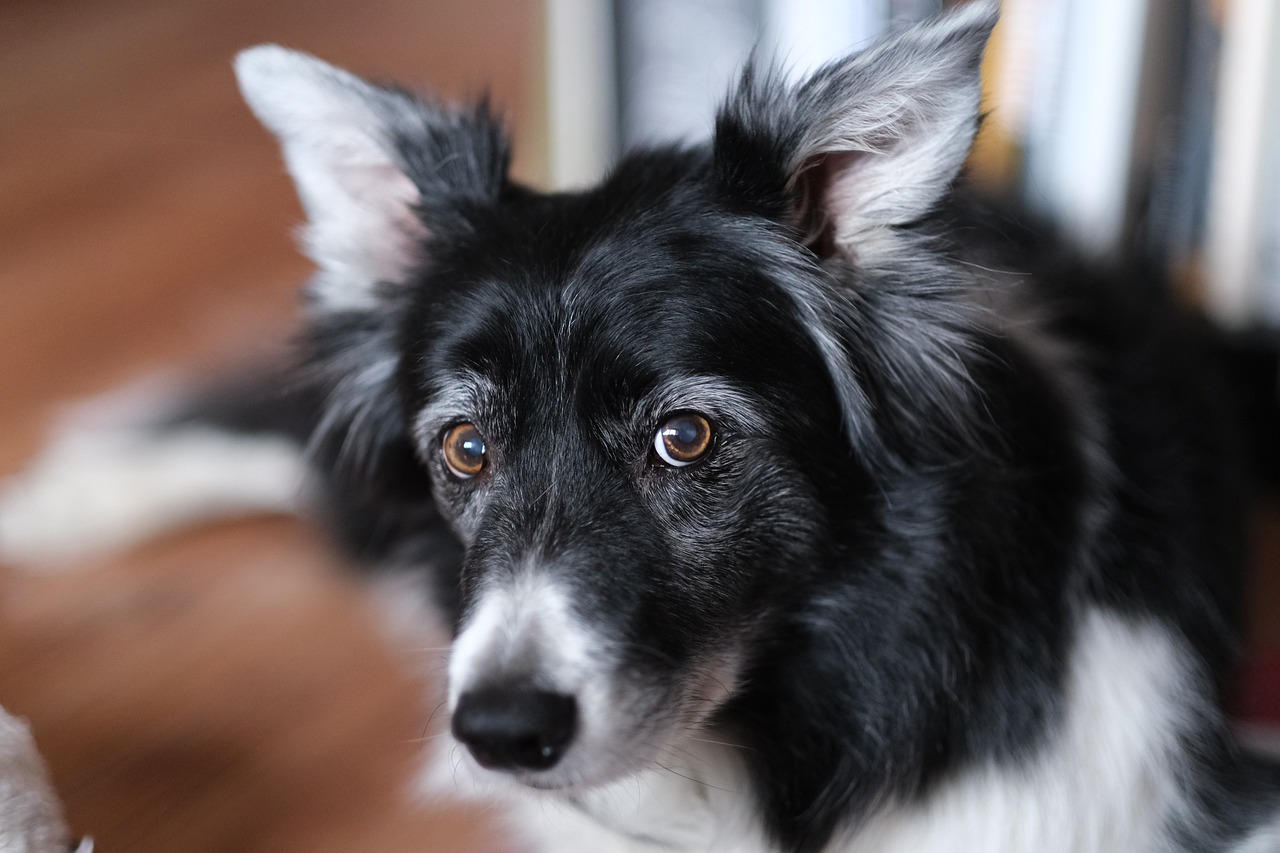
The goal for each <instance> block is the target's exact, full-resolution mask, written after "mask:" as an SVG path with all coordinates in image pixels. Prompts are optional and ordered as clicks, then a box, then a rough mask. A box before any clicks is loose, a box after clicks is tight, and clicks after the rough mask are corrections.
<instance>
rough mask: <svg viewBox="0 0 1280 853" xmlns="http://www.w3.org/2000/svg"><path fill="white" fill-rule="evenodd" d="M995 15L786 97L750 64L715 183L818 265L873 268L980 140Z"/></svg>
mask: <svg viewBox="0 0 1280 853" xmlns="http://www.w3.org/2000/svg"><path fill="white" fill-rule="evenodd" d="M997 14H998V7H997V5H996V4H995V3H994V2H988V0H980V2H971V3H968V4H966V5H964V6H962V7H960V8H958V9H956V10H953V11H951V12H949V13H944V14H942V15H938V16H935V17H933V18H931V19H928V20H926V21H924V22H922V23H920V24H917V25H915V26H911V27H908V28H906V29H904V30H902V31H900V32H898V33H895V34H891V35H889V36H888V37H886V38H884V39H882V40H881V41H879V42H878V43H876V44H874V45H872V46H871V47H869V48H868V49H866V50H864V51H861V52H859V53H856V54H854V55H852V56H850V57H848V58H847V59H844V60H841V61H837V62H834V63H831V64H829V65H827V66H825V67H824V68H822V69H820V70H819V71H817V72H816V73H815V74H814V75H813V76H812V77H810V78H809V79H808V80H806V81H804V82H803V83H800V84H799V85H796V86H789V85H787V84H786V83H785V82H784V81H783V80H781V79H780V76H779V74H778V73H777V72H776V71H769V70H765V71H762V70H761V69H759V68H757V67H756V66H755V63H754V62H753V63H751V64H749V65H748V66H747V68H746V70H745V71H744V72H743V75H742V79H741V82H740V83H739V85H738V88H737V90H736V92H734V93H733V94H732V95H731V96H730V98H729V100H728V102H727V103H726V104H725V106H724V108H723V109H722V110H721V112H720V114H719V116H718V119H717V122H716V133H715V140H714V151H715V164H716V172H717V179H718V182H719V184H720V186H721V188H722V190H724V191H725V192H726V193H727V194H728V195H729V196H730V197H731V198H732V199H734V200H735V201H736V202H737V203H739V204H742V205H744V206H746V207H748V208H749V209H751V210H754V211H758V212H762V213H764V214H766V215H768V216H771V217H773V218H776V219H780V220H783V221H785V222H787V223H788V224H789V225H792V226H793V227H795V228H796V229H797V230H798V232H799V233H800V234H801V235H802V239H803V240H804V242H805V243H806V244H808V245H809V246H811V247H812V248H813V249H814V250H815V251H816V252H817V253H818V254H819V255H820V256H822V257H832V256H836V257H843V258H845V259H847V260H850V261H855V262H857V261H863V262H874V256H875V255H876V253H877V252H880V251H884V250H887V249H891V248H892V245H893V241H892V237H891V234H892V229H893V228H894V226H898V225H904V224H907V223H910V222H913V221H915V220H918V219H920V218H921V217H922V216H924V215H925V214H926V213H928V212H929V210H930V209H931V208H932V207H933V206H934V205H935V204H936V203H937V202H938V201H939V200H940V199H941V198H942V197H943V195H944V194H945V193H946V191H947V189H948V188H949V186H950V184H951V182H952V181H953V180H954V179H955V177H956V175H957V174H958V172H959V170H960V167H961V166H962V165H963V163H964V159H965V156H966V155H967V153H968V150H969V147H970V145H971V143H972V141H973V136H974V133H975V131H976V129H977V124H978V116H979V106H980V101H981V84H980V79H979V64H980V62H981V59H982V52H983V48H984V46H985V44H986V42H987V38H988V36H989V35H990V33H991V29H992V27H993V26H994V25H995V22H996V17H997Z"/></svg>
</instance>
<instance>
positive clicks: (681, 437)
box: [653, 412, 713, 468]
mask: <svg viewBox="0 0 1280 853" xmlns="http://www.w3.org/2000/svg"><path fill="white" fill-rule="evenodd" d="M712 435H713V431H712V428H711V422H710V421H709V420H707V419H706V418H705V417H703V416H702V415H700V414H697V413H696V412H689V413H686V414H681V415H674V416H672V417H670V418H667V420H666V421H665V422H664V423H663V424H662V426H661V427H659V428H658V434H657V435H656V436H654V442H653V448H654V451H655V452H656V453H657V454H658V458H660V459H661V460H662V461H663V462H665V463H667V464H668V465H670V466H672V467H675V468H683V467H684V466H686V465H691V464H693V463H694V462H697V461H698V460H699V459H701V458H702V457H703V456H705V455H706V454H707V451H708V450H710V449H711V438H712Z"/></svg>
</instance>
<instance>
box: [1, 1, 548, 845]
mask: <svg viewBox="0 0 1280 853" xmlns="http://www.w3.org/2000/svg"><path fill="white" fill-rule="evenodd" d="M539 16H540V11H539V6H538V5H537V4H536V3H533V2H525V3H521V2H501V0H468V2H466V3H457V2H451V0H362V1H361V2H360V3H352V2H338V0H334V2H327V0H319V1H318V2H309V0H272V2H269V3H264V2H258V0H109V1H108V2H101V0H6V2H5V3H3V4H0V388H2V389H3V399H4V401H5V403H4V405H3V407H0V477H2V476H4V475H5V474H9V473H12V472H13V471H15V470H16V469H18V468H19V467H20V466H21V464H22V462H23V460H24V459H26V458H27V457H28V456H30V454H31V453H33V452H34V451H35V450H36V448H37V447H38V446H39V443H40V441H41V438H42V435H43V431H44V429H45V427H46V426H47V424H48V422H49V420H50V418H51V417H52V416H53V414H54V406H55V404H57V403H59V402H62V401H66V400H71V399H75V398H78V397H82V396H84V395H86V394H93V393H98V392H101V391H104V390H106V389H110V388H113V387H115V386H117V385H119V384H120V383H122V382H127V381H129V380H132V379H133V378H135V377H137V376H139V375H143V374H150V373H154V372H156V371H170V372H173V371H175V369H176V371H177V372H178V373H179V374H181V372H182V371H184V370H185V371H191V372H194V373H204V372H207V371H208V370H210V369H212V368H213V367H214V366H215V365H222V364H227V363H231V362H235V361H238V360H240V359H243V358H247V357H249V356H251V355H253V354H261V353H270V352H271V351H272V350H273V349H277V348H280V347H282V346H283V342H284V341H286V340H287V338H288V336H289V334H290V331H291V329H292V326H293V322H294V319H293V318H294V306H295V296H294V294H295V290H296V287H297V285H298V283H299V282H300V281H301V280H302V279H303V278H304V277H305V275H306V273H307V270H308V265H307V263H306V262H305V261H304V260H303V259H302V258H301V257H299V255H298V254H297V252H296V251H295V249H294V246H293V243H292V239H291V236H290V235H291V232H292V229H293V228H294V226H295V225H296V224H297V222H298V220H299V217H300V213H299V210H298V206H297V202H296V201H295V200H294V197H293V193H292V189H291V187H290V185H289V183H288V181H287V179H286V177H285V175H284V172H283V169H282V167H281V165H280V162H279V157H278V154H277V152H276V149H275V146H274V143H273V142H272V141H271V140H270V139H269V137H268V136H267V135H266V133H265V132H263V131H262V130H261V129H260V128H259V127H258V126H257V124H256V123H255V122H254V121H253V119H252V118H251V116H250V115H249V113H248V111H247V110H246V109H245V108H244V107H243V106H242V105H241V104H240V100H239V96H238V94H237V93H236V90H235V84H234V79H233V77H232V74H231V69H230V59H231V57H232V56H233V55H234V53H235V51H236V50H238V49H240V48H243V47H247V46H249V45H252V44H255V43H259V42H263V41H276V42H280V43H283V44H287V45H290V46H294V47H298V48H302V49H305V50H308V51H310V52H313V53H316V54H317V55H320V56H323V57H325V58H326V59H329V60H331V61H334V62H336V63H339V64H343V65H347V66H348V67H352V68H354V69H357V70H362V71H365V72H369V73H373V74H377V75H385V76H387V77H394V78H397V79H400V80H404V81H408V82H415V83H420V84H423V85H424V86H429V87H431V88H433V89H434V90H436V91H437V92H441V93H444V94H446V95H450V96H456V97H470V96H473V95H476V94H479V93H482V92H483V91H484V90H485V89H488V90H490V91H491V92H492V93H493V96H494V99H495V101H496V102H497V103H499V104H503V105H505V106H506V107H508V108H509V112H510V117H511V123H512V125H513V126H514V127H515V128H516V129H517V131H519V130H521V129H524V130H526V131H528V132H526V133H525V134H524V147H522V148H520V149H518V154H517V167H516V168H517V170H518V171H522V172H523V173H524V174H525V175H526V176H532V177H534V178H536V177H537V176H538V169H537V164H538V163H540V162H542V160H543V159H544V158H542V157H541V156H540V154H539V151H538V148H537V144H536V143H537V135H536V131H537V125H536V122H534V121H531V119H530V115H531V111H533V110H536V107H537V104H538V98H539V94H538V92H539V87H540V83H539V81H540V71H539V67H540V61H541V60H540V57H541V54H540V33H541V21H540V17H539ZM531 141H532V142H533V143H534V144H533V145H530V144H529V143H530V142H531ZM64 569H65V571H62V572H58V573H54V574H47V575H42V576H41V575H30V574H26V573H21V572H17V571H13V570H11V569H8V568H4V567H0V704H2V705H4V706H5V707H7V708H8V709H9V710H10V711H12V712H14V713H16V714H19V715H21V716H24V717H26V718H28V719H29V721H30V722H31V725H32V727H33V730H34V733H35V737H36V740H37V742H38V744H39V746H40V748H41V750H42V751H43V752H44V754H45V756H46V757H47V759H48V762H49V765H50V768H51V772H52V774H53V778H54V783H55V785H56V787H57V788H58V790H59V792H60V794H61V795H62V796H63V798H64V800H65V802H66V806H67V811H68V817H69V819H70V822H71V823H72V825H73V826H74V828H75V829H76V830H77V831H79V832H85V833H89V834H92V835H93V836H94V837H95V838H96V839H97V842H98V844H99V848H98V849H100V850H103V851H137V853H146V852H147V851H155V853H161V851H163V853H175V851H183V853H202V851H210V852H211V851H227V852H228V853H231V851H235V853H250V851H264V853H265V851H271V853H280V852H281V851H293V850H297V851H335V853H336V851H344V853H349V851H358V850H359V851H363V850H369V851H380V853H396V851H415V853H421V851H456V852H457V853H462V851H485V850H497V849H501V845H500V844H499V843H498V838H499V835H498V834H497V833H496V832H494V831H493V830H492V829H491V828H490V827H489V826H487V825H486V823H485V821H484V818H483V816H482V815H478V814H473V813H467V812H465V811H462V810H458V809H444V808H440V807H432V806H430V805H423V804H422V803H420V802H417V801H415V800H414V798H413V797H411V796H410V794H409V791H410V783H411V780H412V779H413V774H414V770H415V767H416V763H417V762H418V761H419V760H420V758H421V754H422V751H423V749H424V748H426V746H427V744H428V743H429V741H428V740H426V739H425V738H427V737H428V736H429V726H428V720H429V718H430V716H431V711H432V706H431V702H430V700H428V698H427V697H428V696H429V695H430V691H429V689H428V684H427V683H426V682H427V681H429V680H430V677H431V675H432V674H433V673H434V672H435V671H436V670H437V669H438V660H439V655H438V653H437V652H434V651H432V650H430V649H426V648H415V647H414V646H413V645H412V644H411V643H406V642H405V641H404V639H403V638H402V637H400V638H390V637H388V636H386V634H385V631H384V630H383V629H382V628H380V625H381V624H382V620H380V619H379V618H378V616H377V614H376V613H375V612H374V608H373V607H372V606H371V604H370V601H369V595H368V592H367V589H366V588H364V587H362V586H361V585H360V584H359V583H357V582H356V581H354V580H352V579H350V578H349V577H348V576H347V575H346V574H344V573H343V571H342V570H341V567H340V566H337V565H335V563H334V559H333V557H331V556H330V554H329V553H328V552H327V551H326V549H325V547H324V545H323V544H322V543H321V542H320V541H318V537H317V536H316V535H315V534H314V532H312V531H310V530H308V529H306V528H305V527H304V526H302V525H301V524H299V523H297V522H293V521H290V520H287V519H262V520H256V521H252V522H245V523H239V524H226V525H221V526H218V527H211V528H208V529H204V530H200V531H195V532H193V533H191V534H188V535H183V536H181V537H174V538H171V539H169V540H166V541H163V542H158V543H154V544H152V545H149V546H147V547H145V548H143V549H141V550H139V551H137V552H134V553H130V554H127V555H121V556H118V557H116V558H113V559H110V560H100V561H97V562H95V563H93V564H85V565H80V566H67V567H64Z"/></svg>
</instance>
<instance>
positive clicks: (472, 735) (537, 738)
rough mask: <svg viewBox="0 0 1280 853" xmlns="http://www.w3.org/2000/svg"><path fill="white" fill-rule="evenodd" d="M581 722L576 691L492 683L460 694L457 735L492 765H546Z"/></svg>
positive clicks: (527, 767)
mask: <svg viewBox="0 0 1280 853" xmlns="http://www.w3.org/2000/svg"><path fill="white" fill-rule="evenodd" d="M577 723H578V703H577V701H575V700H574V698H573V697H572V696H566V695H563V694H560V693H550V692H548V691H545V690H502V689H497V688H489V689H484V690H474V691H470V692H467V693H463V694H462V696H461V697H460V698H459V699H458V707H457V708H456V709H455V710H454V712H453V736H454V737H456V738H457V739H458V740H459V741H461V742H462V743H464V744H466V747H467V749H469V750H470V751H471V754H472V755H473V756H475V759H476V761H478V762H480V764H481V765H482V766H484V767H488V768H490V769H491V770H546V769H548V768H550V767H552V766H554V765H555V764H556V762H558V761H559V760H560V758H561V756H562V755H564V752H565V749H566V748H567V747H568V746H569V742H570V741H572V740H573V735H574V730H575V729H576V728H577Z"/></svg>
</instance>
